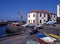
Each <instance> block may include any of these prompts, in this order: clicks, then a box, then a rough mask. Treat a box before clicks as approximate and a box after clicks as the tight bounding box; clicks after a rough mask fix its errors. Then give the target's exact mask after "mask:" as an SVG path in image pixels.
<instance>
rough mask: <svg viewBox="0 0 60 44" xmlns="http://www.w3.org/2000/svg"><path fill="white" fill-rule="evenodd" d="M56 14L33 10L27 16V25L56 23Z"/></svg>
mask: <svg viewBox="0 0 60 44" xmlns="http://www.w3.org/2000/svg"><path fill="white" fill-rule="evenodd" d="M56 18H57V16H56V14H54V13H51V12H48V11H40V10H33V11H31V12H28V14H27V24H36V25H40V24H44V23H46V22H48V21H52V22H56Z"/></svg>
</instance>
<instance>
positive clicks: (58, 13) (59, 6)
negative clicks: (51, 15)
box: [57, 4, 60, 17]
mask: <svg viewBox="0 0 60 44" xmlns="http://www.w3.org/2000/svg"><path fill="white" fill-rule="evenodd" d="M57 17H60V4H58V5H57Z"/></svg>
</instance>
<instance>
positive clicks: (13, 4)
mask: <svg viewBox="0 0 60 44" xmlns="http://www.w3.org/2000/svg"><path fill="white" fill-rule="evenodd" d="M57 4H60V0H0V20H6V21H8V20H9V21H10V20H11V21H19V20H20V16H19V14H18V12H17V11H18V10H20V11H21V14H22V16H23V20H24V21H26V15H27V12H29V11H32V10H46V11H49V12H53V13H57V12H56V11H57Z"/></svg>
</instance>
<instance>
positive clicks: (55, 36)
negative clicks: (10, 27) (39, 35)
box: [44, 33, 60, 40]
mask: <svg viewBox="0 0 60 44" xmlns="http://www.w3.org/2000/svg"><path fill="white" fill-rule="evenodd" d="M44 34H45V35H46V36H50V37H53V38H56V39H58V40H60V36H57V35H55V34H51V33H44Z"/></svg>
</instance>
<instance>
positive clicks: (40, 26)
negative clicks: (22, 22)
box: [34, 25, 43, 29]
mask: <svg viewBox="0 0 60 44" xmlns="http://www.w3.org/2000/svg"><path fill="white" fill-rule="evenodd" d="M34 29H43V26H42V25H37V26H35V28H34Z"/></svg>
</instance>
